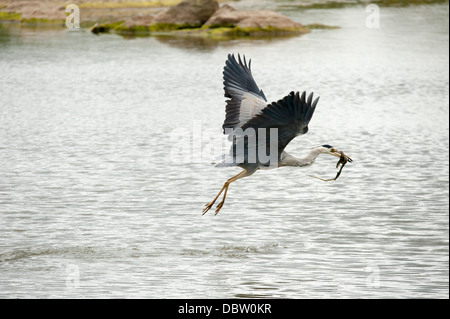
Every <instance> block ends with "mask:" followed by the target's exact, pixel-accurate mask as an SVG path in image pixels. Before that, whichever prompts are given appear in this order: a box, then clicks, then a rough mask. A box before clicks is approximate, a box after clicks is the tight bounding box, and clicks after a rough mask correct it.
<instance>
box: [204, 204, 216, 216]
mask: <svg viewBox="0 0 450 319" xmlns="http://www.w3.org/2000/svg"><path fill="white" fill-rule="evenodd" d="M212 205H214V202H210V203H208V204H206V205H205V208H203V213H202V215H205V214H206V213H207V212H208V210H210V209H211V207H212Z"/></svg>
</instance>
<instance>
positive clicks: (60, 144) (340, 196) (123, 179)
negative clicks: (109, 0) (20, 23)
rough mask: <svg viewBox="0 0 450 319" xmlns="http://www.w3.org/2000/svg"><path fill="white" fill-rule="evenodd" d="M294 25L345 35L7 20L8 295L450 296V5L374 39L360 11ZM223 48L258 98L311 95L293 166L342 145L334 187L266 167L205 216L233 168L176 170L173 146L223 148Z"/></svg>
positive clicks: (325, 171) (399, 17)
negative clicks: (245, 66) (186, 33)
mask: <svg viewBox="0 0 450 319" xmlns="http://www.w3.org/2000/svg"><path fill="white" fill-rule="evenodd" d="M289 14H290V16H291V17H293V18H294V19H295V20H296V21H300V22H303V23H305V24H307V23H313V22H319V23H324V24H329V25H339V26H341V28H340V29H337V30H316V31H313V32H312V33H310V34H307V35H304V36H301V37H295V38H289V39H277V40H256V41H250V40H233V41H229V42H209V41H208V40H206V39H192V40H186V39H174V38H136V39H123V38H122V37H120V36H117V35H101V36H95V35H93V34H90V33H89V32H84V31H79V32H70V31H66V30H63V31H61V30H51V29H50V30H44V31H42V30H39V31H37V30H30V29H25V28H17V27H14V26H2V27H1V28H0V69H1V70H2V73H1V74H2V76H1V78H0V93H1V94H0V141H1V143H0V162H1V163H2V164H3V165H1V166H0V238H1V241H0V271H1V274H2V276H1V278H0V296H2V297H8V298H16V297H21V298H23V297H75V298H80V297H90V298H99V297H113V298H114V297H150V298H160V297H164V298H185V297H187V296H188V297H193V298H205V297H210V298H218V297H224V298H242V297H244V298H251V297H255V298H257V297H270V298H273V297H275V298H277V297H281V298H286V297H287V298H302V297H308V298H310V297H313V298H322V297H338V298H347V297H362V298H386V297H396V298H405V297H418V298H421V297H438V298H448V208H449V189H448V186H449V158H448V150H449V142H448V141H449V124H448V116H449V97H448V85H449V75H448V66H449V59H448V56H449V55H448V54H449V51H448V42H449V41H448V6H446V5H431V6H414V7H407V8H382V11H381V26H382V27H381V28H380V29H367V28H366V27H365V24H364V21H365V17H366V12H365V10H364V8H363V7H361V8H360V7H351V8H343V9H329V10H316V9H312V10H299V11H293V12H290V13H289ZM197 41H199V42H197ZM229 52H234V53H238V52H239V53H243V54H246V55H247V56H248V57H251V58H252V67H253V75H254V76H255V78H256V80H257V82H258V85H259V86H260V87H261V88H262V89H263V90H264V92H265V94H266V96H267V97H268V99H269V100H276V99H279V98H281V97H282V96H284V95H285V94H287V93H289V91H291V90H307V91H308V92H309V91H314V92H315V93H316V94H317V95H320V96H321V100H320V103H319V105H318V108H317V110H316V113H315V115H314V118H313V119H312V121H311V124H310V131H309V132H308V134H307V135H305V136H302V137H300V138H298V139H296V140H294V141H292V143H291V144H290V145H289V147H288V148H289V149H288V152H290V153H292V154H295V155H297V156H301V155H303V154H305V153H306V152H307V149H309V148H312V147H314V146H317V145H321V144H331V145H333V146H336V147H338V148H340V149H342V150H344V151H345V153H346V154H348V155H349V156H351V157H352V158H353V159H354V163H352V164H349V165H347V166H346V167H345V169H344V171H343V173H342V175H341V177H340V178H339V180H338V181H336V182H334V183H323V182H321V181H317V180H314V179H311V178H309V177H307V175H315V176H321V177H328V176H329V177H332V176H334V175H335V174H336V171H335V164H336V162H335V160H334V159H333V158H326V157H323V158H322V157H319V159H318V160H317V161H316V164H314V165H313V166H312V167H309V168H305V169H296V168H281V169H277V170H273V171H264V172H257V173H256V174H254V175H253V176H251V177H249V178H246V179H243V180H240V181H238V182H236V183H235V184H233V185H232V186H231V187H230V190H229V192H228V196H227V203H226V204H225V206H224V208H223V209H222V211H221V212H220V214H219V215H218V216H214V215H213V214H207V215H205V216H202V215H201V210H202V208H203V205H204V204H205V203H207V202H208V201H210V200H211V199H212V197H213V196H214V195H215V194H216V192H217V191H218V189H219V187H220V186H221V185H222V184H223V182H224V181H225V180H226V179H227V178H228V177H230V176H232V175H234V174H236V173H237V170H234V169H217V168H214V167H213V166H211V165H209V158H208V157H207V156H206V157H205V158H204V161H185V162H179V161H174V160H173V158H172V157H171V156H170V154H171V150H172V148H173V144H174V140H173V133H174V132H180V131H181V132H183V131H184V132H185V134H186V136H187V137H188V140H187V141H188V142H187V143H186V147H193V145H194V144H193V141H192V140H191V139H193V138H194V133H195V130H194V129H193V127H195V125H193V123H197V124H198V125H200V127H201V128H202V130H203V131H202V144H201V147H204V148H205V149H206V146H207V145H210V143H211V139H213V138H214V137H215V136H221V124H222V121H223V118H224V106H225V102H224V97H223V87H222V86H223V84H222V78H221V77H222V74H221V73H222V68H223V64H224V61H225V59H226V56H227V54H228V53H229ZM197 124H196V125H197ZM196 140H198V136H197V138H196ZM189 150H191V149H189ZM205 153H207V152H206V151H205Z"/></svg>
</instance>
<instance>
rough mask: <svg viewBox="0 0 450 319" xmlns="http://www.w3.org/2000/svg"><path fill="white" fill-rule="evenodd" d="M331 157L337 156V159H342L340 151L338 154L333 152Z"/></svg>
mask: <svg viewBox="0 0 450 319" xmlns="http://www.w3.org/2000/svg"><path fill="white" fill-rule="evenodd" d="M330 155H333V156H336V157H339V158H340V157H341V153H340V152H339V151H336V152H331V153H330Z"/></svg>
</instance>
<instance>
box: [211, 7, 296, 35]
mask: <svg viewBox="0 0 450 319" xmlns="http://www.w3.org/2000/svg"><path fill="white" fill-rule="evenodd" d="M204 27H208V28H217V27H241V28H267V27H271V28H274V29H280V30H281V29H288V30H296V29H297V30H301V29H302V28H303V26H302V25H301V24H300V23H297V22H294V21H292V20H291V19H289V18H288V17H286V16H284V15H282V14H279V13H276V12H273V11H270V10H236V9H234V8H233V7H231V6H230V5H227V4H225V5H223V6H222V7H221V8H220V9H219V10H217V11H216V12H215V13H214V14H213V15H212V16H211V17H210V18H209V19H208V21H206V22H205V24H204Z"/></svg>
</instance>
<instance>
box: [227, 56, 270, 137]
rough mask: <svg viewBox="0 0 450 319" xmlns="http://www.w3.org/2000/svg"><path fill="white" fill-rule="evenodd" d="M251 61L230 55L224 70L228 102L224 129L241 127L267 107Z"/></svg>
mask: <svg viewBox="0 0 450 319" xmlns="http://www.w3.org/2000/svg"><path fill="white" fill-rule="evenodd" d="M250 66H251V61H249V63H248V65H247V61H246V60H245V56H244V61H242V60H241V57H240V55H238V60H236V58H235V57H234V54H233V55H232V54H228V59H227V61H226V62H225V67H224V69H223V84H224V90H225V97H227V98H229V100H227V101H226V102H227V106H226V109H225V111H226V117H225V121H224V123H223V125H222V128H223V129H224V133H225V129H226V128H231V129H235V128H237V127H241V126H242V125H243V124H245V123H246V122H247V121H249V120H250V119H251V118H253V117H254V116H255V115H257V114H259V113H260V111H261V110H262V109H263V108H265V107H266V106H267V99H266V97H265V95H264V92H263V91H262V90H260V89H259V88H258V85H256V82H255V80H254V79H253V76H252V71H251V70H250Z"/></svg>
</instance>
